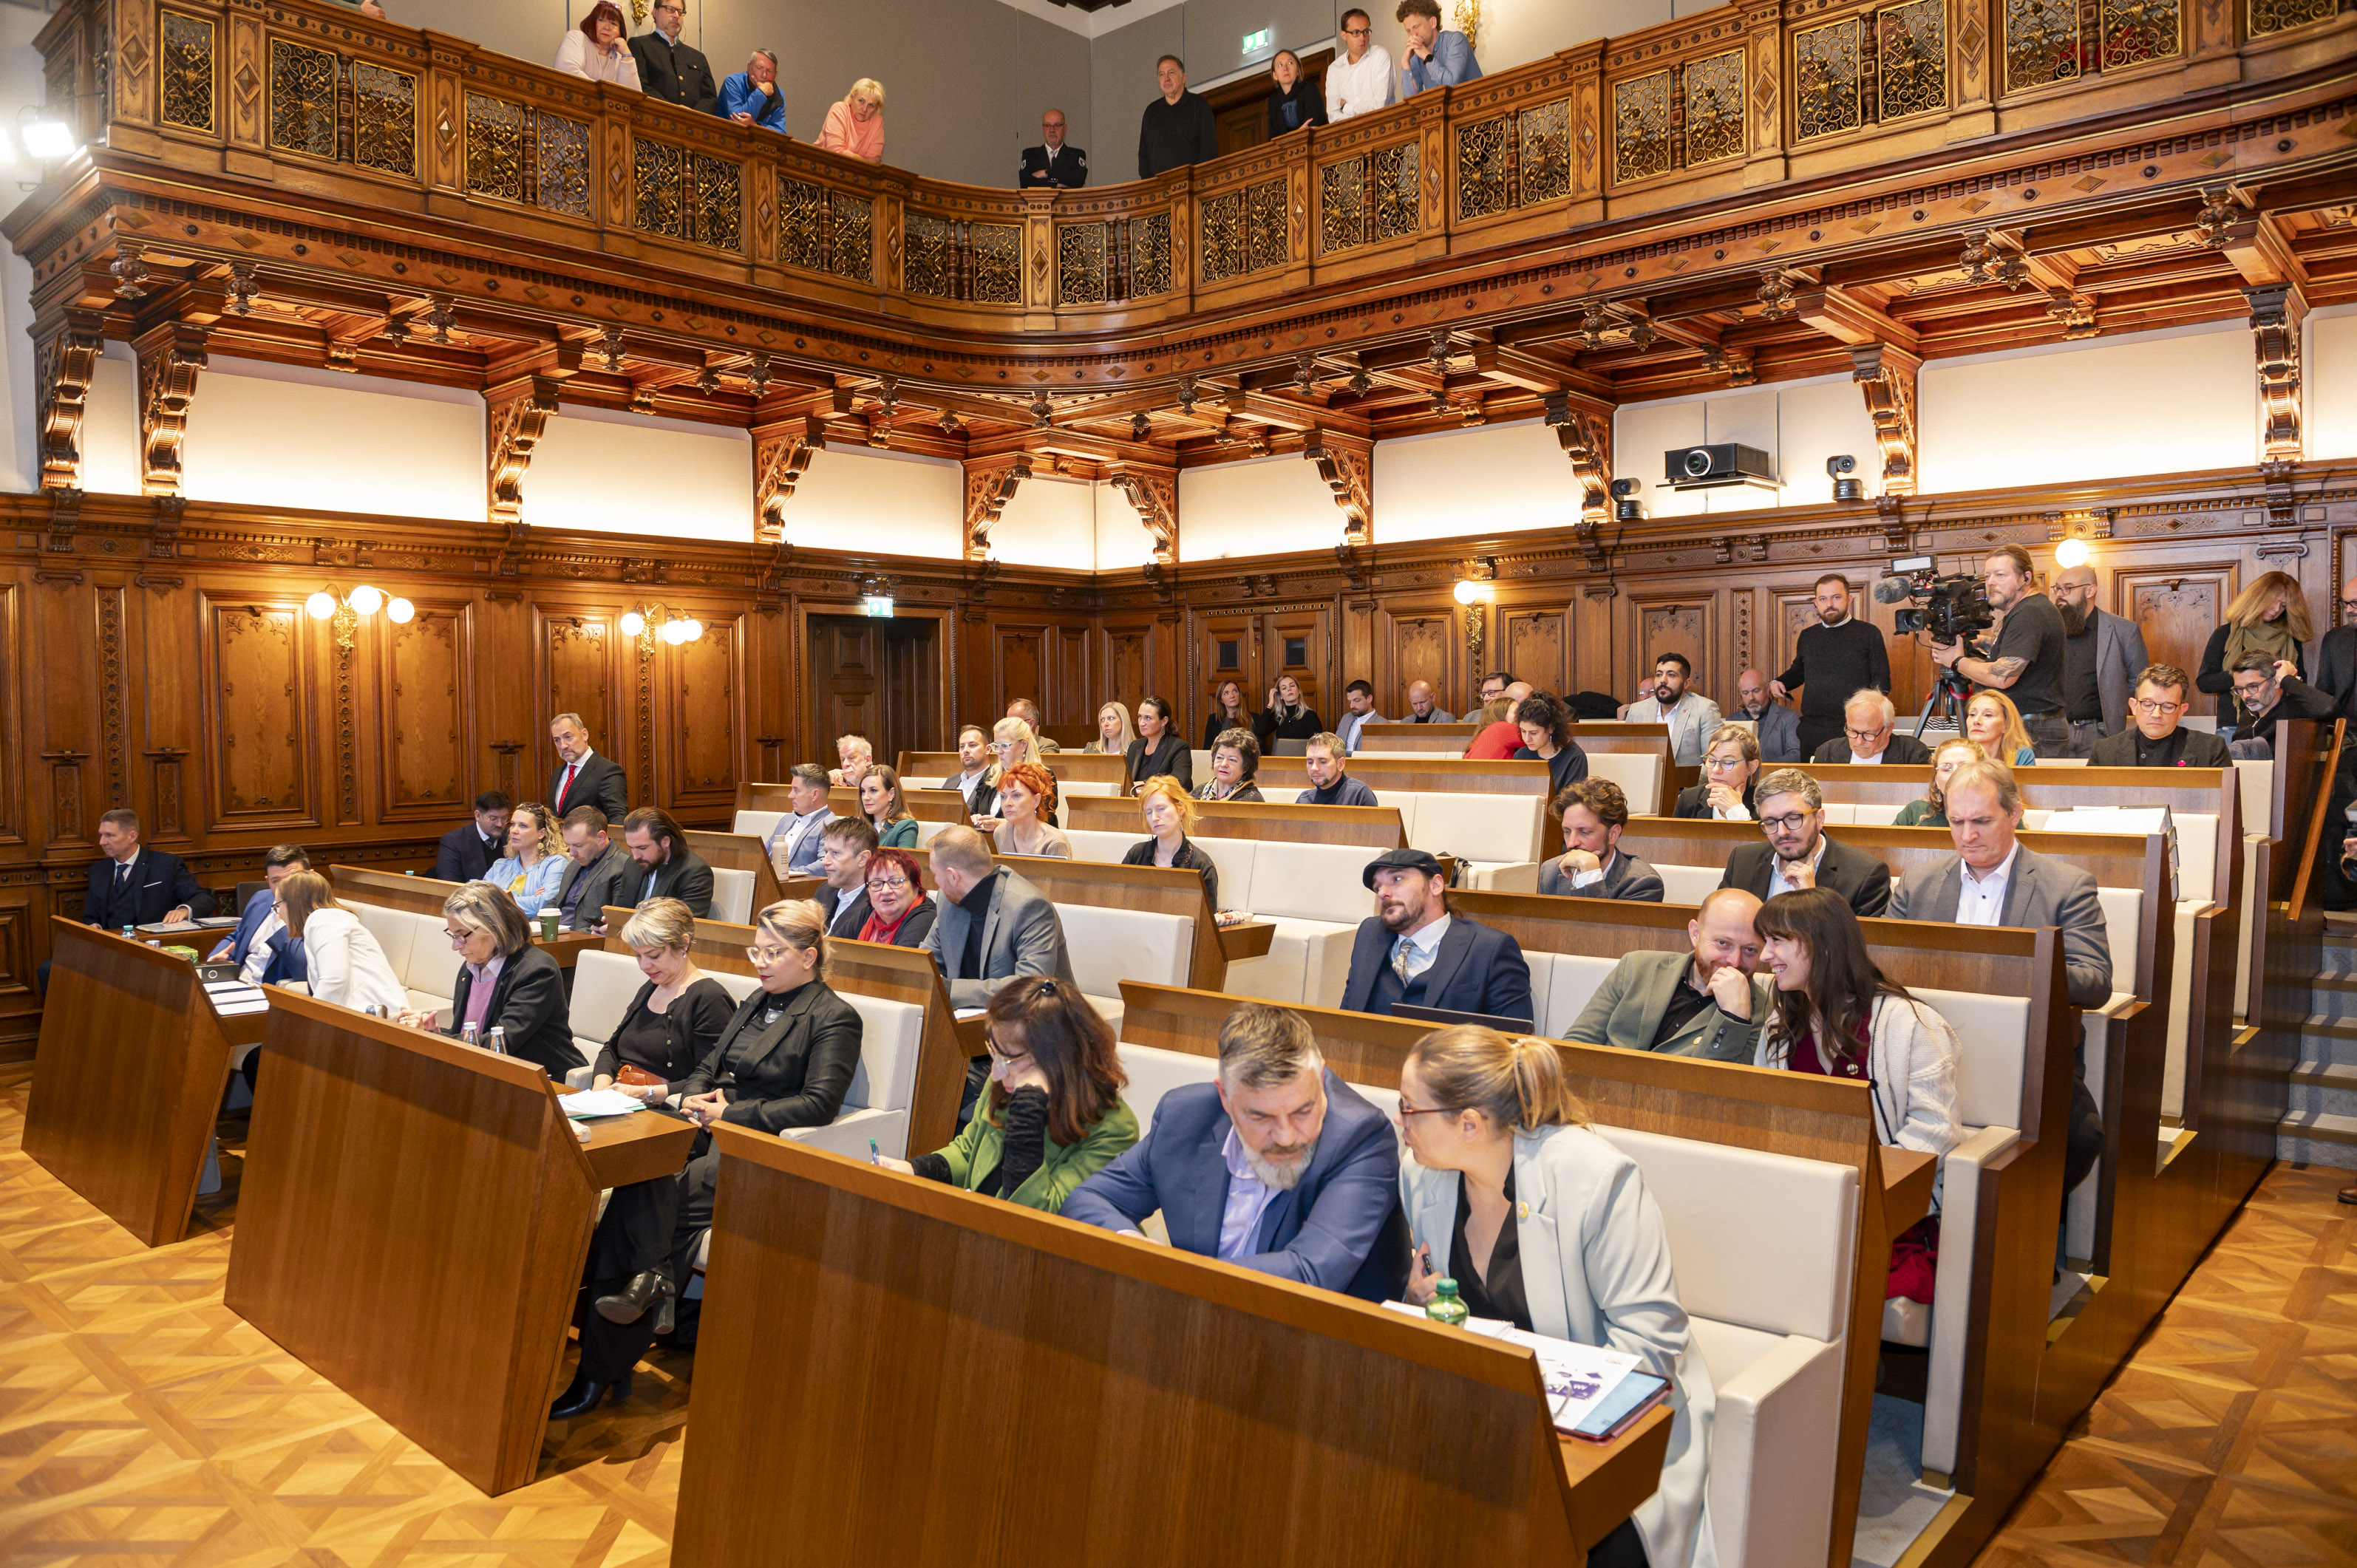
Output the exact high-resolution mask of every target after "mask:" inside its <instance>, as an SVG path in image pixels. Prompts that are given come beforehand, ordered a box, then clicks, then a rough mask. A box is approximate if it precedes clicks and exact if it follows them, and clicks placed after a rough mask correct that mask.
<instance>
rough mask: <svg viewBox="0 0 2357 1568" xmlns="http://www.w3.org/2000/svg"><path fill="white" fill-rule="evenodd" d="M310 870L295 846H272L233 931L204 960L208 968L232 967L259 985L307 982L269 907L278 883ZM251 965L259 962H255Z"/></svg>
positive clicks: (294, 946) (303, 962) (297, 950)
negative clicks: (259, 882)
mask: <svg viewBox="0 0 2357 1568" xmlns="http://www.w3.org/2000/svg"><path fill="white" fill-rule="evenodd" d="M310 869H311V856H310V854H309V852H308V851H307V850H305V849H304V847H303V846H302V845H301V844H299V843H281V844H273V845H272V846H271V847H270V852H269V853H268V854H264V856H263V857H262V880H263V883H264V886H263V887H262V889H261V891H259V892H257V893H256V894H254V896H253V897H251V898H248V899H247V900H246V901H245V909H244V912H243V913H242V915H241V916H240V917H239V918H238V922H237V929H236V930H234V931H232V932H231V933H230V937H229V940H227V941H225V942H223V943H221V945H220V946H219V947H217V948H215V949H213V950H212V951H211V953H210V954H209V955H208V956H207V959H206V961H207V962H209V963H224V962H226V963H233V964H236V965H237V966H238V970H239V972H240V973H242V975H243V976H244V977H245V978H246V979H248V980H251V981H253V982H255V983H258V984H262V985H274V984H276V983H278V982H280V981H282V980H301V981H308V980H309V979H310V978H311V966H310V963H309V961H308V960H307V959H306V958H305V956H304V953H303V944H302V943H301V942H299V941H297V940H295V938H294V937H293V936H292V935H291V934H290V933H289V932H288V931H287V929H286V923H285V921H283V920H281V919H280V918H278V916H277V912H276V909H275V908H274V905H275V903H276V901H277V897H278V884H279V883H280V882H282V881H284V880H285V878H287V877H289V876H291V875H294V874H295V873H296V872H298V871H308V870H310ZM257 960H258V962H257Z"/></svg>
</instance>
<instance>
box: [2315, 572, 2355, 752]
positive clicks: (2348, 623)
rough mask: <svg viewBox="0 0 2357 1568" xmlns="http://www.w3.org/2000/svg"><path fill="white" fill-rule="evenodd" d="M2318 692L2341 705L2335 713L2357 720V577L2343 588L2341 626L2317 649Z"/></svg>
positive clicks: (2328, 634)
mask: <svg viewBox="0 0 2357 1568" xmlns="http://www.w3.org/2000/svg"><path fill="white" fill-rule="evenodd" d="M2316 689H2317V690H2318V691H2319V692H2321V693H2324V694H2325V695H2326V696H2328V697H2330V698H2331V699H2332V700H2333V702H2334V703H2336V704H2337V706H2335V707H2334V709H2333V712H2335V713H2337V714H2340V715H2341V717H2342V718H2344V719H2357V577H2352V578H2350V579H2349V580H2348V581H2347V582H2345V583H2343V584H2341V624H2340V625H2339V626H2336V627H2334V628H2332V629H2331V630H2330V631H2328V632H2326V633H2325V634H2324V640H2323V641H2322V642H2320V643H2319V644H2318V645H2317V650H2316Z"/></svg>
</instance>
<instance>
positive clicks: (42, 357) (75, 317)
mask: <svg viewBox="0 0 2357 1568" xmlns="http://www.w3.org/2000/svg"><path fill="white" fill-rule="evenodd" d="M105 323H106V318H105V317H104V316H103V315H102V314H101V313H100V312H98V311H95V310H83V309H79V308H76V309H69V310H67V311H66V312H65V313H64V317H63V319H61V320H59V322H58V323H57V324H56V325H55V326H54V327H52V328H50V330H49V331H48V334H47V335H46V336H45V337H44V338H42V339H41V340H40V343H39V347H38V349H37V350H36V359H37V363H36V366H35V371H34V376H35V381H36V383H37V384H38V387H39V389H40V398H41V489H45V490H79V489H81V426H82V420H83V418H84V416H85V415H86V413H87V412H88V404H89V399H90V384H91V381H92V380H93V379H94V378H95V377H96V376H97V374H98V360H99V356H100V355H101V354H102V353H103V352H104V350H105V347H106V339H105V337H104V330H105Z"/></svg>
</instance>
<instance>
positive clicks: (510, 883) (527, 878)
mask: <svg viewBox="0 0 2357 1568" xmlns="http://www.w3.org/2000/svg"><path fill="white" fill-rule="evenodd" d="M572 864H573V861H572V859H571V857H570V856H567V855H562V854H544V855H542V856H541V857H540V858H539V859H538V860H536V861H534V862H533V865H532V867H531V869H529V870H526V869H525V867H524V864H523V862H522V861H521V860H519V859H517V858H516V857H515V856H514V855H511V854H504V855H501V856H500V858H499V859H497V860H495V861H493V862H492V863H491V868H490V870H489V871H486V872H485V873H483V880H484V881H486V882H489V883H490V884H492V885H493V886H499V887H504V888H506V889H507V890H508V891H509V892H510V893H511V894H512V895H513V896H514V897H515V901H516V908H519V909H522V911H523V912H524V913H525V914H527V915H537V914H539V913H540V907H541V906H542V905H543V904H545V903H547V902H548V901H549V900H550V899H552V898H554V897H556V895H557V893H558V891H559V890H560V889H562V888H563V887H564V886H565V867H566V866H568V865H572Z"/></svg>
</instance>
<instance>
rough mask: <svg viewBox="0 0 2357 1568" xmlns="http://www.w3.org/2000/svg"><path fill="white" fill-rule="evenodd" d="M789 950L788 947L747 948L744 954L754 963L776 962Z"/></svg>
mask: <svg viewBox="0 0 2357 1568" xmlns="http://www.w3.org/2000/svg"><path fill="white" fill-rule="evenodd" d="M790 951H791V949H789V948H747V949H746V950H745V956H746V957H747V958H748V959H751V960H752V961H754V962H755V963H777V962H780V961H782V960H783V959H784V958H785V956H786V954H787V953H788V952H790Z"/></svg>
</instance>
